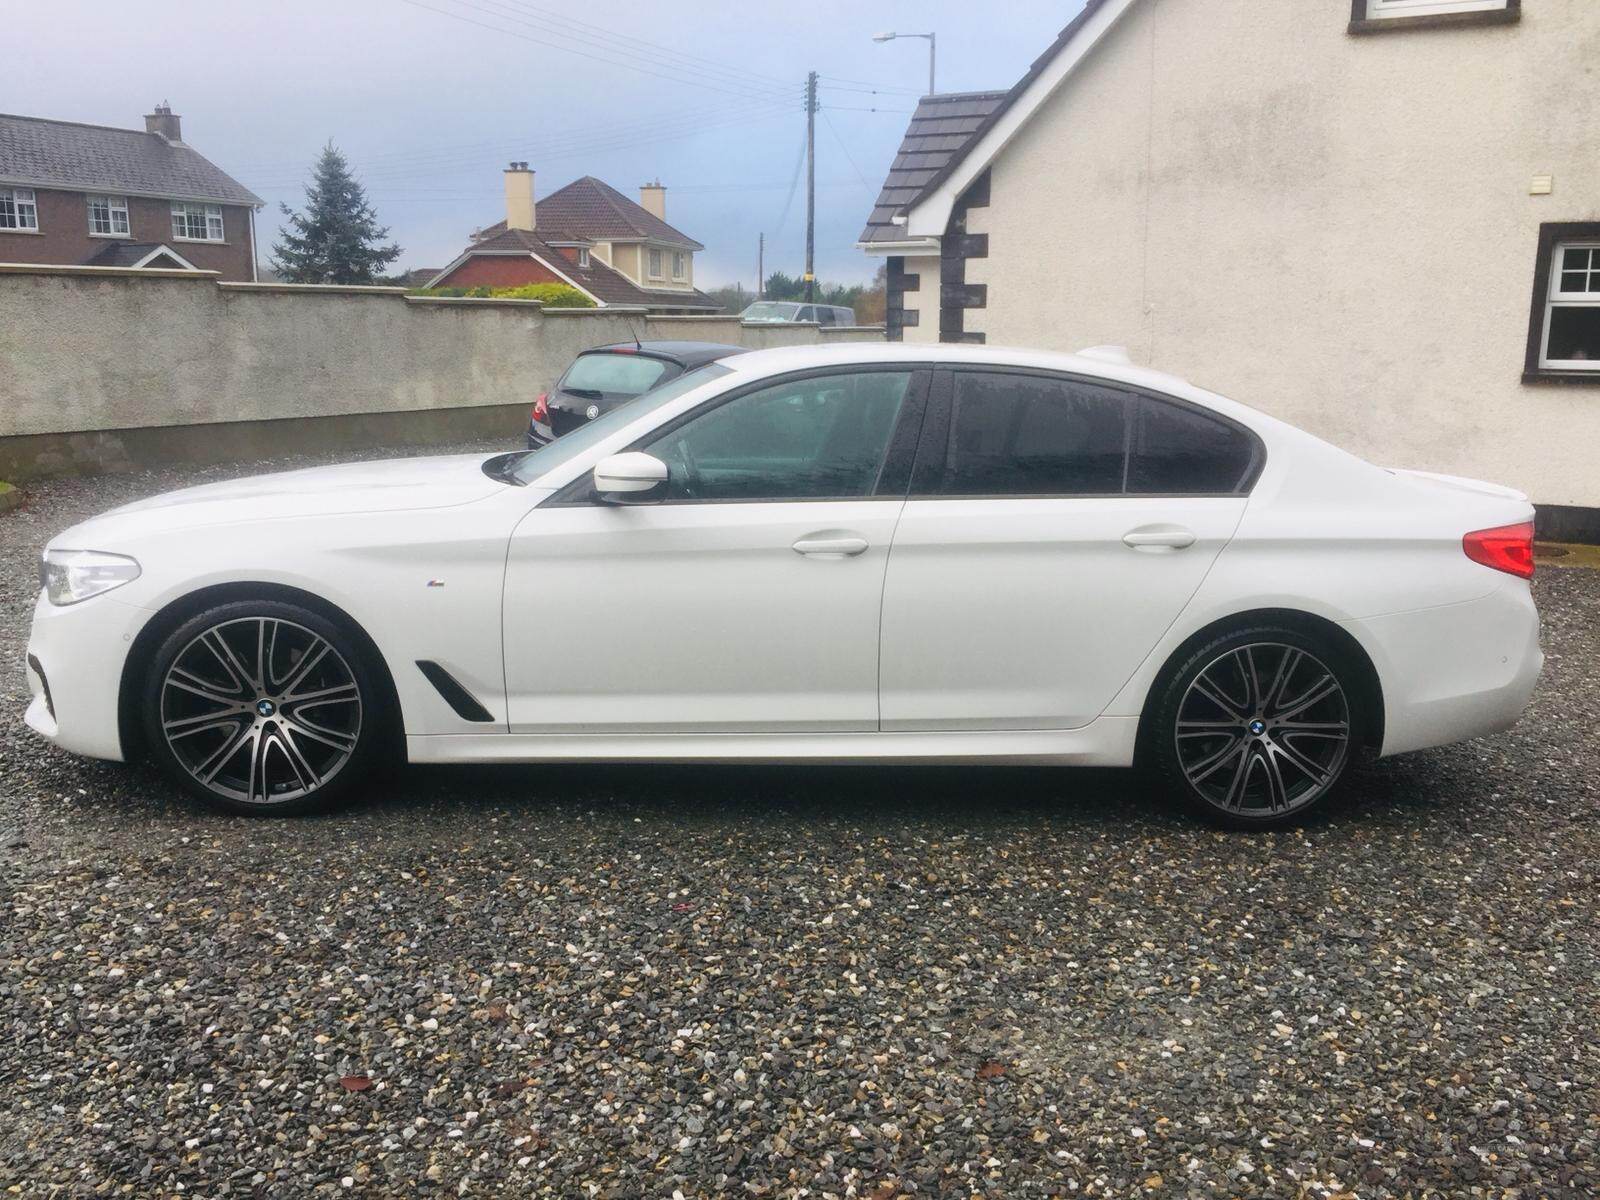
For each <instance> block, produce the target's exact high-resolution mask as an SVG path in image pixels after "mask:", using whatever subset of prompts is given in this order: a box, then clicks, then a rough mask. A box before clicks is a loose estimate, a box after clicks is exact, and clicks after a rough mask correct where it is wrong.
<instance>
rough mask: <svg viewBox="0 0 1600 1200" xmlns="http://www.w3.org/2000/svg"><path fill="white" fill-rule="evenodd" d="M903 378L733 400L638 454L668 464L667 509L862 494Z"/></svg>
mask: <svg viewBox="0 0 1600 1200" xmlns="http://www.w3.org/2000/svg"><path fill="white" fill-rule="evenodd" d="M911 378H912V372H910V371H860V372H855V373H843V374H831V375H813V376H810V377H806V378H801V379H795V380H791V381H788V382H785V383H780V384H776V385H773V386H771V387H766V388H762V389H760V390H759V391H754V392H747V393H745V394H744V395H742V396H737V397H735V398H734V399H732V400H729V401H728V402H727V403H725V404H720V405H718V406H717V407H716V408H713V409H712V410H711V411H710V412H708V413H704V414H703V415H701V416H698V417H696V418H694V419H693V420H691V421H689V422H688V423H687V424H685V425H682V426H679V427H678V428H676V429H672V430H669V431H668V432H667V433H665V434H663V435H661V436H660V437H658V438H656V439H655V440H654V441H651V442H649V443H647V444H646V446H645V447H644V449H645V450H646V451H648V452H649V453H651V454H653V455H655V456H656V457H657V458H659V459H661V460H662V461H663V462H665V463H666V464H667V469H668V471H669V473H670V474H669V476H668V485H667V487H668V492H667V496H666V500H667V501H668V502H669V503H670V502H673V501H676V502H679V503H683V502H703V501H716V500H828V499H832V500H843V499H854V498H859V497H866V496H870V495H871V494H872V492H873V489H874V488H875V487H876V485H877V482H878V472H879V471H880V469H881V468H882V466H883V461H884V456H885V452H886V451H887V449H888V446H889V438H890V435H891V434H892V433H893V431H894V427H895V421H896V419H897V418H898V417H899V415H900V409H901V406H902V404H903V403H904V402H905V398H906V393H907V391H908V390H909V388H910V384H911Z"/></svg>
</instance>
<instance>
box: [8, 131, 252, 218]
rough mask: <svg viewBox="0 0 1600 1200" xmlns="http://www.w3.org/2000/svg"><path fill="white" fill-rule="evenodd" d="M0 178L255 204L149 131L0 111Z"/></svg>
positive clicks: (194, 154) (241, 189)
mask: <svg viewBox="0 0 1600 1200" xmlns="http://www.w3.org/2000/svg"><path fill="white" fill-rule="evenodd" d="M0 180H4V181H7V182H11V183H20V184H25V185H28V186H32V187H43V188H62V189H64V190H68V191H90V192H101V191H103V192H111V193H115V194H117V195H131V196H157V197H161V198H163V199H167V198H170V199H174V200H209V201H211V202H212V203H221V204H253V205H259V204H261V203H262V201H261V198H260V197H259V196H257V195H256V194H255V193H254V192H252V191H250V189H249V188H247V187H245V186H244V185H243V184H241V183H239V182H238V181H237V180H235V179H233V178H231V177H230V176H228V175H227V174H225V173H224V172H223V171H222V170H220V169H219V168H218V167H216V166H214V165H213V164H212V163H211V162H210V161H208V160H207V159H206V158H205V157H204V156H202V155H201V154H200V153H199V152H198V151H197V150H195V149H193V148H192V147H190V146H187V145H184V144H183V143H181V142H169V141H167V140H166V139H165V138H164V137H162V136H161V135H159V134H155V133H145V132H143V131H142V130H137V129H113V128H111V127H110V126H107V125H79V124H77V123H76V122H73V121H50V120H46V119H44V118H42V117H20V116H12V115H10V114H5V113H0Z"/></svg>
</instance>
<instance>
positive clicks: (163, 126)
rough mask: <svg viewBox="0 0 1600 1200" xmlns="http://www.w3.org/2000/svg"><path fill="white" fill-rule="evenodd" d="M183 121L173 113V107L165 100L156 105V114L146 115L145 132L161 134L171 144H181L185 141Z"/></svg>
mask: <svg viewBox="0 0 1600 1200" xmlns="http://www.w3.org/2000/svg"><path fill="white" fill-rule="evenodd" d="M181 120H182V118H181V117H179V116H178V114H177V113H175V112H173V111H172V106H171V105H170V104H168V103H167V102H166V101H165V100H163V101H162V102H161V103H160V104H158V105H156V110H155V112H153V113H146V114H145V117H144V131H145V132H146V133H159V134H160V135H161V136H162V137H164V138H166V139H167V141H169V142H181V141H183V127H182V126H181V125H180V124H179V122H180V121H181Z"/></svg>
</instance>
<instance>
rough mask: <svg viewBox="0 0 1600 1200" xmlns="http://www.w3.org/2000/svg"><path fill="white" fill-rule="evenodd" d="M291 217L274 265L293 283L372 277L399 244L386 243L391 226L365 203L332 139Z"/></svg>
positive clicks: (367, 279)
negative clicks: (300, 207)
mask: <svg viewBox="0 0 1600 1200" xmlns="http://www.w3.org/2000/svg"><path fill="white" fill-rule="evenodd" d="M279 207H280V208H282V209H283V215H284V216H286V217H287V218H289V220H288V223H287V224H286V225H285V226H284V228H283V229H282V231H281V232H280V234H279V237H278V243H277V245H275V246H274V247H273V248H272V266H273V269H274V270H276V271H277V272H278V274H279V275H281V276H282V277H283V278H284V279H285V280H286V281H288V282H289V283H372V282H373V280H374V279H375V278H376V277H377V276H378V275H379V274H380V273H381V272H382V270H383V268H385V267H387V266H388V265H389V264H390V263H392V262H393V261H394V260H395V259H397V258H399V257H400V247H399V246H396V245H388V246H385V245H382V242H383V240H384V239H385V238H386V237H388V236H389V230H388V229H387V228H386V227H383V226H380V225H379V224H378V215H377V213H375V212H373V211H372V206H371V205H369V204H368V203H367V194H366V192H365V191H364V190H363V189H362V187H361V184H360V183H358V182H357V181H356V178H355V176H353V175H352V174H350V165H349V164H348V163H347V162H345V158H344V155H342V154H340V153H339V152H338V151H337V150H335V149H334V147H333V143H332V142H329V143H328V144H327V145H326V146H325V147H323V150H322V156H321V157H320V158H318V159H317V165H316V173H315V176H314V177H313V179H312V181H311V184H310V186H308V187H307V188H306V207H305V211H304V212H303V213H297V212H295V211H294V210H293V209H291V208H290V207H289V206H288V205H287V204H280V205H279Z"/></svg>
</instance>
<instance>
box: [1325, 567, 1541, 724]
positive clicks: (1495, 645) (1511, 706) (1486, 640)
mask: <svg viewBox="0 0 1600 1200" xmlns="http://www.w3.org/2000/svg"><path fill="white" fill-rule="evenodd" d="M1344 625H1345V628H1347V629H1348V630H1349V631H1350V632H1351V633H1352V634H1353V635H1354V636H1355V637H1356V639H1357V640H1358V641H1359V642H1361V643H1362V645H1363V646H1364V647H1365V648H1366V650H1367V653H1368V654H1369V655H1370V656H1371V658H1372V660H1373V664H1374V665H1375V666H1376V667H1377V668H1378V676H1379V678H1380V679H1382V680H1383V707H1384V732H1383V748H1382V751H1381V753H1382V754H1385V755H1388V754H1401V753H1404V752H1406V751H1408V750H1423V749H1426V748H1428V747H1430V746H1444V745H1448V744H1449V743H1451V742H1459V741H1464V740H1466V739H1467V738H1475V737H1482V736H1484V735H1486V734H1491V733H1499V732H1500V731H1501V730H1505V729H1509V728H1511V726H1512V725H1514V724H1516V722H1517V718H1518V717H1520V716H1521V715H1522V710H1523V709H1525V708H1526V707H1527V706H1528V701H1529V699H1530V698H1531V697H1532V696H1533V689H1534V686H1535V685H1536V684H1537V683H1538V681H1539V672H1540V670H1541V669H1542V668H1543V666H1544V652H1543V651H1542V650H1540V648H1539V613H1538V610H1537V609H1536V608H1534V604H1533V595H1532V593H1531V592H1530V591H1529V589H1528V585H1527V584H1526V583H1524V582H1522V581H1521V580H1517V579H1507V580H1506V582H1505V583H1504V584H1503V585H1502V586H1500V587H1499V588H1497V589H1495V590H1494V591H1493V592H1490V593H1489V594H1488V595H1487V596H1484V597H1482V598H1480V599H1478V600H1470V601H1467V602H1466V603H1463V604H1445V605H1441V606H1439V607H1436V608H1424V609H1417V610H1415V611H1412V612H1403V613H1391V614H1389V615H1387V616H1381V617H1367V618H1365V619H1363V620H1359V621H1346V622H1344Z"/></svg>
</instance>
